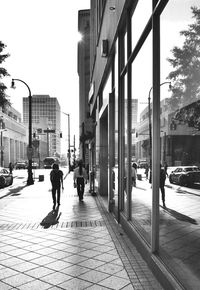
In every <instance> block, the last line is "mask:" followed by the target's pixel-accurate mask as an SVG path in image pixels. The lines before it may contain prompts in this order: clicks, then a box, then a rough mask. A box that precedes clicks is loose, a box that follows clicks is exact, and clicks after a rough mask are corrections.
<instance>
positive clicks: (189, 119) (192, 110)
mask: <svg viewBox="0 0 200 290" xmlns="http://www.w3.org/2000/svg"><path fill="white" fill-rule="evenodd" d="M174 119H175V120H178V121H179V122H180V123H183V124H187V125H188V126H189V127H194V128H195V129H197V130H199V131H200V100H199V101H196V102H194V103H192V104H190V105H188V106H185V107H183V108H182V109H179V110H177V112H176V113H175V115H174Z"/></svg>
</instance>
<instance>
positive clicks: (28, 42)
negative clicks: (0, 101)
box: [0, 0, 90, 147]
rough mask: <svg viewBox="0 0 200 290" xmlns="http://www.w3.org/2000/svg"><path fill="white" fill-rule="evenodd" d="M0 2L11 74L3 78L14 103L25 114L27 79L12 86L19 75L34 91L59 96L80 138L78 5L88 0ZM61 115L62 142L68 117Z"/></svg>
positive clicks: (0, 36)
mask: <svg viewBox="0 0 200 290" xmlns="http://www.w3.org/2000/svg"><path fill="white" fill-rule="evenodd" d="M0 7H1V17H0V27H1V32H0V40H1V41H2V42H3V43H4V44H5V45H6V46H7V47H6V50H5V51H4V52H8V53H9V54H10V56H9V57H8V58H7V59H6V61H5V62H4V63H3V67H4V68H6V69H7V71H8V73H9V74H10V77H7V78H4V79H3V82H4V83H5V85H7V87H8V90H7V94H8V95H9V96H10V101H11V103H12V105H13V107H14V108H15V109H17V110H18V111H20V112H21V113H22V98H23V97H28V89H27V88H26V86H25V85H24V84H22V83H20V82H16V84H15V85H16V89H15V90H13V89H11V88H10V84H11V79H12V78H16V79H21V80H23V81H25V82H26V83H27V84H28V86H29V87H30V89H31V94H32V95H35V94H45V95H50V97H55V98H57V99H58V102H59V103H60V106H61V110H62V111H63V112H64V113H67V114H70V125H71V126H70V127H71V140H72V139H73V136H74V135H76V140H78V134H79V123H78V122H79V115H78V109H79V101H78V99H79V82H78V73H77V43H78V40H79V35H78V10H83V9H89V8H90V0H73V1H69V0H68V1H67V0H0ZM61 115H62V116H61V117H62V118H61V122H62V128H61V129H62V131H63V140H62V143H63V144H62V145H63V146H62V147H64V146H65V143H66V144H67V134H68V132H67V119H68V118H67V116H66V115H64V114H61ZM77 145H78V144H77ZM66 146H67V145H66Z"/></svg>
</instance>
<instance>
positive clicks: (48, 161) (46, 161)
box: [43, 157, 60, 169]
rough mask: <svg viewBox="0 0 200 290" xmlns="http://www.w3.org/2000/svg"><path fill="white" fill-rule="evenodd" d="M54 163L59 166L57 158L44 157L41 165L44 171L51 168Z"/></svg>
mask: <svg viewBox="0 0 200 290" xmlns="http://www.w3.org/2000/svg"><path fill="white" fill-rule="evenodd" d="M54 163H57V164H59V163H60V162H59V158H57V157H46V158H45V159H44V160H43V164H44V168H45V169H50V168H52V165H53V164H54Z"/></svg>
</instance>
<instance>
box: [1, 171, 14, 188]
mask: <svg viewBox="0 0 200 290" xmlns="http://www.w3.org/2000/svg"><path fill="white" fill-rule="evenodd" d="M11 184H13V176H12V174H10V172H9V171H8V170H7V169H5V168H2V167H0V188H2V187H5V186H8V185H11Z"/></svg>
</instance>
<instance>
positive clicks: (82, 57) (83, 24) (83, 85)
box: [78, 10, 90, 166]
mask: <svg viewBox="0 0 200 290" xmlns="http://www.w3.org/2000/svg"><path fill="white" fill-rule="evenodd" d="M78 31H79V33H80V34H81V36H82V40H81V41H79V43H78V75H79V135H80V143H79V157H80V159H82V160H83V162H84V164H85V165H86V166H87V165H88V164H89V150H88V139H89V138H88V133H90V132H88V130H89V127H88V124H89V122H90V116H89V105H88V93H89V89H90V11H89V10H80V11H79V12H78Z"/></svg>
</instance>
